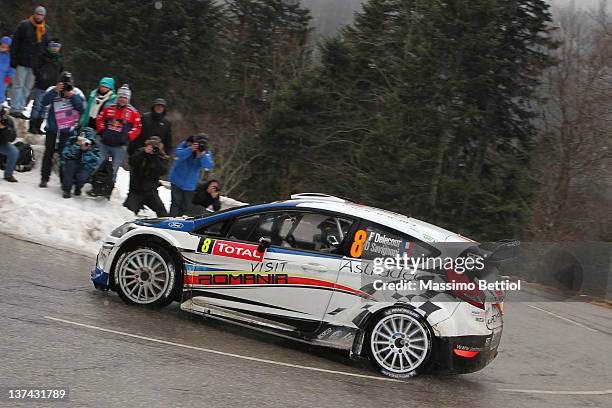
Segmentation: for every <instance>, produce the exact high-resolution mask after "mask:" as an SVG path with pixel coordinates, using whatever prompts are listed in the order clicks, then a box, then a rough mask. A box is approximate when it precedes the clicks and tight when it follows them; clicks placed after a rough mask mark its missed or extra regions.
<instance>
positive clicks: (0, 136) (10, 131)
mask: <svg viewBox="0 0 612 408" xmlns="http://www.w3.org/2000/svg"><path fill="white" fill-rule="evenodd" d="M7 119H8V123H7V125H6V127H5V128H2V129H0V145H3V144H5V143H12V142H13V140H15V139H16V138H17V133H16V132H15V124H14V123H13V119H11V118H7Z"/></svg>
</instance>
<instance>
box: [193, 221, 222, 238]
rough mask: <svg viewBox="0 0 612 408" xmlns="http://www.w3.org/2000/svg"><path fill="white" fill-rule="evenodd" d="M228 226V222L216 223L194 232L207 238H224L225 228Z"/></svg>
mask: <svg viewBox="0 0 612 408" xmlns="http://www.w3.org/2000/svg"><path fill="white" fill-rule="evenodd" d="M226 225H227V220H223V221H219V222H215V223H213V224H209V225H204V226H203V227H200V228H198V229H197V230H196V231H194V233H195V234H197V235H204V236H207V237H222V236H223V231H224V229H225V226H226Z"/></svg>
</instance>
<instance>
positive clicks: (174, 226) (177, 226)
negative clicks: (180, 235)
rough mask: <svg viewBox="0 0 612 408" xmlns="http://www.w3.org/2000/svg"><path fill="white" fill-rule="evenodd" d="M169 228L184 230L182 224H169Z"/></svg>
mask: <svg viewBox="0 0 612 408" xmlns="http://www.w3.org/2000/svg"><path fill="white" fill-rule="evenodd" d="M168 226H169V227H170V228H183V224H181V223H180V222H169V223H168Z"/></svg>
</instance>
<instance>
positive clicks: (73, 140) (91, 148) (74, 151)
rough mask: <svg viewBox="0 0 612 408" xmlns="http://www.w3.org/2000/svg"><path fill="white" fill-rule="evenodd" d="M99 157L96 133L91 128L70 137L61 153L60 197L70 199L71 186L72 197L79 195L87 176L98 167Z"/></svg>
mask: <svg viewBox="0 0 612 408" xmlns="http://www.w3.org/2000/svg"><path fill="white" fill-rule="evenodd" d="M99 155H100V153H99V151H98V147H97V146H96V132H95V130H93V129H92V128H88V127H86V128H84V129H83V131H82V132H81V133H76V132H74V133H73V134H72V136H70V138H69V139H68V141H66V146H65V147H64V150H63V152H62V165H61V168H62V174H63V177H62V191H63V194H62V197H64V198H70V196H71V194H70V193H71V191H72V187H73V186H74V195H75V196H80V195H81V189H82V188H83V185H84V184H85V182H86V181H87V179H88V178H89V175H90V174H91V173H93V171H94V170H95V169H96V167H98V158H99Z"/></svg>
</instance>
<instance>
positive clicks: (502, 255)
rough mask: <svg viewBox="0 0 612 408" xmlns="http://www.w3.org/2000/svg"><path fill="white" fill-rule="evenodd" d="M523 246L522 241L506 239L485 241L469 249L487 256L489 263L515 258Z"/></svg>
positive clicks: (473, 252) (471, 251)
mask: <svg viewBox="0 0 612 408" xmlns="http://www.w3.org/2000/svg"><path fill="white" fill-rule="evenodd" d="M520 247H521V241H519V240H511V239H505V240H501V241H497V242H485V243H482V244H480V245H478V246H474V247H472V248H470V249H469V252H470V253H472V254H474V255H478V256H481V257H483V258H485V260H486V261H487V262H488V263H500V262H503V261H505V260H507V259H512V258H515V257H516V256H517V255H518V251H519V249H520Z"/></svg>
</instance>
